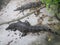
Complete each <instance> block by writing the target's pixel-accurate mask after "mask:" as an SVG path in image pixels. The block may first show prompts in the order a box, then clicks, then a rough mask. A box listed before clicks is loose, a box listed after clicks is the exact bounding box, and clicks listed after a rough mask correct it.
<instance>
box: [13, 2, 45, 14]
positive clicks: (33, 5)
mask: <svg viewBox="0 0 60 45" xmlns="http://www.w3.org/2000/svg"><path fill="white" fill-rule="evenodd" d="M43 5H44V3H42V2H41V1H38V2H29V3H27V4H24V5H22V6H21V7H18V8H17V9H15V10H14V11H20V13H21V12H23V11H24V10H27V9H32V8H33V9H36V8H37V7H42V6H43ZM43 7H45V6H43ZM23 14H24V13H23Z"/></svg>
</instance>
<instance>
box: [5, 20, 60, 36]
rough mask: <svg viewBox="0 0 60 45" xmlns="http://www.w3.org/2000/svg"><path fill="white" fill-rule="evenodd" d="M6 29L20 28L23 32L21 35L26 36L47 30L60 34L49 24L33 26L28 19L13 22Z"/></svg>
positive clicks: (14, 29)
mask: <svg viewBox="0 0 60 45" xmlns="http://www.w3.org/2000/svg"><path fill="white" fill-rule="evenodd" d="M6 30H11V31H16V30H19V31H20V32H21V33H22V35H21V37H23V36H26V35H27V34H28V33H39V32H40V31H46V32H50V33H52V34H56V35H59V34H58V33H57V32H53V31H52V29H51V28H50V27H48V26H44V25H35V26H32V25H30V23H29V22H28V21H26V22H21V21H19V22H16V23H12V24H10V25H9V26H8V27H7V28H6Z"/></svg>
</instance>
